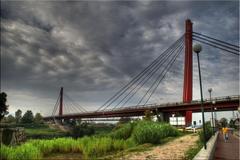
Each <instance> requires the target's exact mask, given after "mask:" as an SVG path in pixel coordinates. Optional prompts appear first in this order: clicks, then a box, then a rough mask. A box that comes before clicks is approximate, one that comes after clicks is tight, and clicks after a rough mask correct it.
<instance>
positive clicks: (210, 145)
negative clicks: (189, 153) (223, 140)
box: [193, 132, 219, 160]
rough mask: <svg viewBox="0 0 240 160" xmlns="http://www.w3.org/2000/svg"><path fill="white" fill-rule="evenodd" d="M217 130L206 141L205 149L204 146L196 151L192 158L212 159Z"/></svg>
mask: <svg viewBox="0 0 240 160" xmlns="http://www.w3.org/2000/svg"><path fill="white" fill-rule="evenodd" d="M218 134H219V132H216V133H215V134H214V136H212V137H211V138H210V139H209V140H208V142H207V149H206V150H205V149H204V147H203V148H202V149H201V150H200V151H199V152H198V153H197V155H196V156H195V157H194V158H193V160H203V159H204V160H210V159H213V156H214V153H215V149H216V144H217V143H216V142H217V138H218Z"/></svg>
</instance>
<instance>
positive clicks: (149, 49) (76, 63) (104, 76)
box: [1, 1, 239, 105]
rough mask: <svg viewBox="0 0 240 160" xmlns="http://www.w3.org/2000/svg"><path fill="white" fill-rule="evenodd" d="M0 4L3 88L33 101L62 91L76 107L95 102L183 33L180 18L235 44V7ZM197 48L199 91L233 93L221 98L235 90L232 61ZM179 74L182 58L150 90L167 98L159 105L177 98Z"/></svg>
mask: <svg viewBox="0 0 240 160" xmlns="http://www.w3.org/2000/svg"><path fill="white" fill-rule="evenodd" d="M1 4H2V5H1V52H2V53H1V54H2V62H3V63H2V76H3V77H2V79H1V80H2V81H3V83H2V85H3V88H4V89H5V90H7V91H8V90H9V91H12V92H14V91H16V90H18V91H23V93H24V92H29V93H32V94H33V96H35V97H42V98H46V97H50V98H55V96H56V95H55V94H56V90H57V89H58V88H59V87H60V86H64V87H65V88H66V89H67V90H68V91H69V92H70V93H71V94H72V95H73V98H75V99H78V101H79V102H83V103H86V104H88V102H92V103H95V104H97V105H99V104H101V103H103V101H105V100H106V98H108V97H110V95H112V94H113V92H112V91H114V90H117V89H118V88H120V87H121V86H122V85H123V84H125V83H127V82H128V81H129V80H130V79H131V78H132V77H134V75H136V74H137V73H138V72H140V71H141V70H142V69H144V68H145V67H146V66H147V65H148V64H149V63H150V62H151V61H152V60H154V58H156V57H157V56H158V55H159V54H160V53H161V52H162V51H164V50H165V49H167V47H169V46H170V44H172V43H173V42H174V41H175V40H176V39H178V38H179V37H180V36H181V35H182V34H183V33H184V21H185V19H187V18H190V19H192V20H193V22H194V29H195V31H197V32H202V33H205V34H209V35H212V36H214V37H217V38H219V39H223V40H226V41H229V42H230V43H235V44H237V43H238V35H239V33H238V18H239V17H238V8H237V6H238V5H237V4H238V2H174V1H170V2H167V1H159V2H158V1H153V2H146V1H143V2H133V1H131V2H118V1H115V2H86V1H84V2H27V1H26V2H1ZM230 31H231V32H230ZM204 47H205V46H204ZM204 51H206V52H205V53H204V54H202V67H203V80H204V81H205V83H206V84H207V85H205V87H209V86H210V84H211V85H214V84H221V82H220V81H222V83H225V82H228V81H229V80H231V83H232V84H233V87H232V88H233V90H230V91H229V92H226V93H224V94H229V93H231V92H234V93H235V92H236V89H235V90H234V88H236V86H235V87H234V85H235V84H237V83H236V82H237V81H238V75H239V74H238V63H239V61H238V59H236V57H234V56H233V57H231V56H224V54H221V53H219V50H214V49H211V48H208V47H206V48H204ZM207 53H209V54H207ZM229 62H231V64H229ZM194 66H195V67H194V71H195V72H194V80H195V81H197V72H196V64H194ZM182 71H183V55H181V56H180V57H178V59H177V62H176V64H175V65H174V66H173V67H172V68H171V70H170V72H169V74H168V76H167V77H166V80H165V81H164V82H163V84H161V85H160V86H159V88H160V89H158V90H157V92H156V93H158V95H159V94H160V97H164V95H170V96H168V99H165V100H166V101H171V100H181V93H182V89H181V87H182V77H183V75H182ZM220 75H225V76H224V77H222V76H220ZM196 88H197V84H196V83H195V89H196ZM216 88H217V86H216ZM220 88H221V87H220ZM220 88H219V90H218V91H219V92H221V91H220V90H221V89H220ZM237 88H238V85H237ZM205 89H206V88H205ZM237 90H238V89H237ZM222 92H224V91H222ZM224 94H223V95H224ZM219 95H220V94H219ZM79 97H80V99H79ZM92 97H94V98H92ZM165 97H166V96H165ZM176 97H178V98H176Z"/></svg>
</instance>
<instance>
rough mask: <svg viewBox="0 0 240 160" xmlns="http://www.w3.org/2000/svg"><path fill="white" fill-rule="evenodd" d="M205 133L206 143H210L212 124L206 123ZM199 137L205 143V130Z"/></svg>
mask: <svg viewBox="0 0 240 160" xmlns="http://www.w3.org/2000/svg"><path fill="white" fill-rule="evenodd" d="M205 131H206V141H208V140H209V139H210V138H211V136H212V127H211V124H210V122H207V123H205ZM198 135H199V138H200V141H201V142H203V141H204V134H203V130H201V131H200V132H199V133H198Z"/></svg>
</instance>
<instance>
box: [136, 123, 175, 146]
mask: <svg viewBox="0 0 240 160" xmlns="http://www.w3.org/2000/svg"><path fill="white" fill-rule="evenodd" d="M178 135H179V131H178V130H177V129H175V128H174V127H172V126H171V125H169V124H166V123H158V122H150V121H142V122H139V123H138V124H137V126H136V127H135V128H134V130H133V133H132V137H133V139H134V141H135V142H136V143H137V144H143V143H152V144H158V143H161V141H162V139H163V138H166V137H171V136H178Z"/></svg>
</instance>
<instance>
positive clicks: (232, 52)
mask: <svg viewBox="0 0 240 160" xmlns="http://www.w3.org/2000/svg"><path fill="white" fill-rule="evenodd" d="M193 40H195V41H198V42H201V43H204V44H207V45H209V46H212V47H215V48H218V49H221V50H224V51H226V52H229V53H232V54H234V55H237V56H239V53H236V52H233V51H229V50H227V49H224V48H221V47H219V46H216V45H214V44H211V43H207V42H205V41H202V40H199V39H195V38H193Z"/></svg>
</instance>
